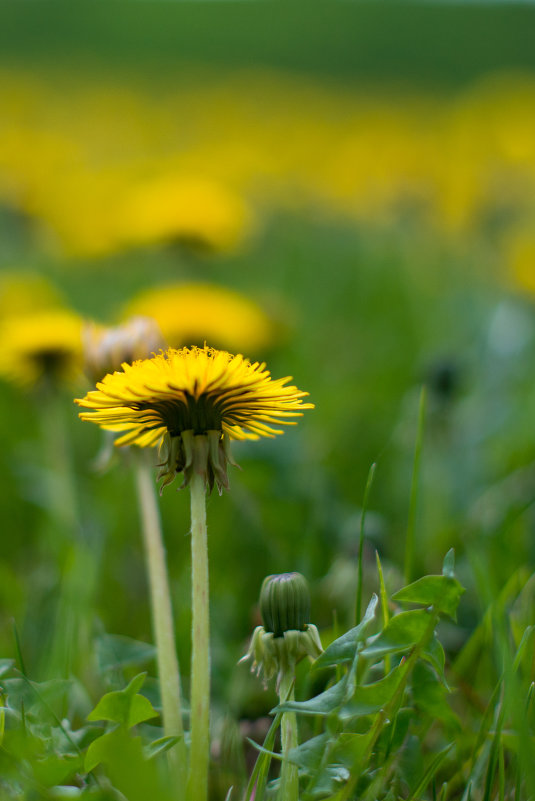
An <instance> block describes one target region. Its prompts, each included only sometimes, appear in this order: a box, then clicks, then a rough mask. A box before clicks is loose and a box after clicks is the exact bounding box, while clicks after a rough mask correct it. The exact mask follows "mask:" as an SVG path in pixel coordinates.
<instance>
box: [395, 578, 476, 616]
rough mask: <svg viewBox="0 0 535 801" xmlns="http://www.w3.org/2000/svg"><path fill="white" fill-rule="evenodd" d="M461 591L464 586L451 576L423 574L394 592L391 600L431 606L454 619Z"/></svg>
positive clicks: (462, 591)
mask: <svg viewBox="0 0 535 801" xmlns="http://www.w3.org/2000/svg"><path fill="white" fill-rule="evenodd" d="M463 593H464V587H463V586H462V585H461V584H460V582H459V581H457V579H456V578H453V577H452V576H449V575H446V576H423V577H422V578H420V579H418V580H417V581H414V582H413V583H412V584H409V585H408V586H407V587H403V589H401V590H399V592H396V593H395V594H394V595H393V596H392V600H394V601H398V602H399V603H409V604H423V605H424V606H433V607H434V608H435V609H436V610H437V612H440V613H442V614H444V615H448V616H449V617H451V618H452V619H453V620H456V614H457V606H458V605H459V600H460V598H461V595H462V594H463Z"/></svg>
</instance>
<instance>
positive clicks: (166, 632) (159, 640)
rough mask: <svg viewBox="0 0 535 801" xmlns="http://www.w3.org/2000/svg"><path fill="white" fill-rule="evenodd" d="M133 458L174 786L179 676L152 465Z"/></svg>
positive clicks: (180, 781) (179, 763) (179, 751)
mask: <svg viewBox="0 0 535 801" xmlns="http://www.w3.org/2000/svg"><path fill="white" fill-rule="evenodd" d="M132 450H134V451H135V452H136V453H135V456H136V457H137V459H136V483H137V492H138V498H139V507H140V514H141V522H142V530H143V541H144V545H145V557H146V563H147V572H148V579H149V588H150V597H151V608H152V624H153V630H154V639H155V641H156V649H157V660H158V677H159V682H160V694H161V701H162V717H163V728H164V732H165V735H166V736H179V737H182V739H181V740H180V741H179V742H178V743H177V744H176V746H175V747H174V748H171V749H170V750H169V751H168V755H169V764H170V768H171V770H172V775H173V778H174V780H175V781H176V783H177V787H178V788H180V787H183V785H184V781H185V777H186V759H187V754H186V745H185V742H184V730H183V727H182V703H181V694H180V673H179V668H178V659H177V655H176V645H175V630H174V625H173V611H172V606H171V595H170V592H169V582H168V579H167V569H166V564H165V549H164V545H163V539H162V531H161V522H160V514H159V510H158V502H157V498H156V489H155V485H154V478H153V475H152V466H151V464H150V463H149V461H148V459H147V453H145V451H144V450H143V449H142V448H133V449H132Z"/></svg>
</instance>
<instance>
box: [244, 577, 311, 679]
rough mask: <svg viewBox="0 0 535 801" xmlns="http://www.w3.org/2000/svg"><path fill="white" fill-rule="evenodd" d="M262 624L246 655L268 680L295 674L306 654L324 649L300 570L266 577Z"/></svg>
mask: <svg viewBox="0 0 535 801" xmlns="http://www.w3.org/2000/svg"><path fill="white" fill-rule="evenodd" d="M260 613H261V615H262V621H263V623H264V625H263V626H257V627H256V629H255V630H254V633H253V637H252V640H251V644H250V646H249V650H248V652H247V654H246V655H245V656H244V657H243V658H242V660H241V661H245V660H247V659H251V660H252V668H251V669H252V670H253V671H255V672H256V674H257V675H258V676H260V675H262V676H263V677H264V679H265V680H267V679H270V678H271V677H272V676H275V675H277V691H278V688H279V686H280V683H281V680H282V678H283V677H284V676H288V675H293V672H294V671H295V666H296V665H297V663H298V662H300V661H301V659H303V658H304V657H308V658H309V659H316V658H317V657H318V656H319V655H320V654H321V652H322V651H323V648H322V646H321V641H320V637H319V633H318V630H317V628H316V626H314V625H313V624H312V623H309V622H308V620H309V618H310V593H309V590H308V584H307V581H306V579H305V577H304V576H302V575H301V574H300V573H280V574H278V575H273V576H268V577H267V578H266V579H264V582H263V584H262V589H261V592H260Z"/></svg>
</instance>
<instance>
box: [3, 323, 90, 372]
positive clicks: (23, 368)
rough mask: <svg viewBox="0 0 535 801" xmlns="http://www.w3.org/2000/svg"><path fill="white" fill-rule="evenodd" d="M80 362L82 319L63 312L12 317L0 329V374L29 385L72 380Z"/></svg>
mask: <svg viewBox="0 0 535 801" xmlns="http://www.w3.org/2000/svg"><path fill="white" fill-rule="evenodd" d="M81 360H82V318H81V317H79V316H78V315H77V314H75V313H74V312H71V311H68V310H64V309H53V310H52V309H51V310H47V311H40V312H36V313H34V314H21V315H12V316H11V317H8V318H7V319H5V320H4V321H3V323H2V326H1V327H0V374H1V375H3V376H4V377H5V378H7V379H8V380H10V381H13V382H15V383H18V384H21V385H26V386H31V385H33V384H36V383H38V382H39V381H40V380H41V379H43V378H46V379H49V380H51V381H53V382H63V381H68V380H71V379H74V378H75V377H76V375H77V374H78V371H79V369H80V367H81Z"/></svg>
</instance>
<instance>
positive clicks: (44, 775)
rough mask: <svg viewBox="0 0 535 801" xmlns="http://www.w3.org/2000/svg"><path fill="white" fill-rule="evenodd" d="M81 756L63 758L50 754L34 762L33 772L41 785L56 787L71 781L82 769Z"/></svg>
mask: <svg viewBox="0 0 535 801" xmlns="http://www.w3.org/2000/svg"><path fill="white" fill-rule="evenodd" d="M82 763H83V759H82V756H81V755H78V754H76V755H71V756H62V755H59V754H54V753H53V752H52V753H49V754H47V755H46V756H43V757H39V758H37V759H34V760H33V761H32V770H33V774H34V776H35V778H36V779H37V781H38V782H39V784H42V785H44V786H45V787H55V786H56V785H57V784H62V783H63V782H65V781H67V780H69V779H70V778H71V777H72V776H74V774H75V773H77V772H78V771H79V770H81V768H82Z"/></svg>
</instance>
